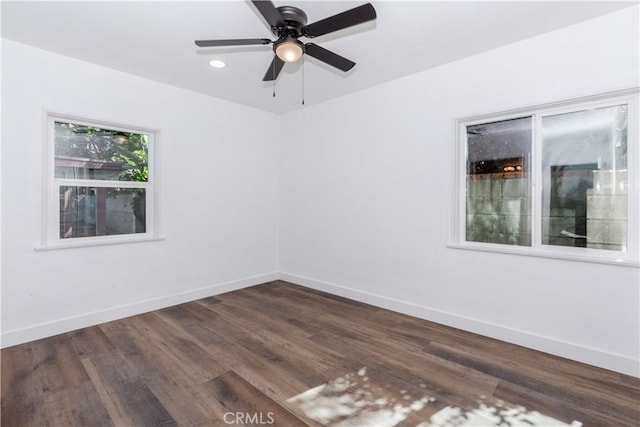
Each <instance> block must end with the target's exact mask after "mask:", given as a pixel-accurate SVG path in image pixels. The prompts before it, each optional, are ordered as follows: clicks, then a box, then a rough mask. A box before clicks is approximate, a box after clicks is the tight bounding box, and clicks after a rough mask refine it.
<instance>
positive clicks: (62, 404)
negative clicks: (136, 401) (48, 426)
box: [43, 381, 114, 427]
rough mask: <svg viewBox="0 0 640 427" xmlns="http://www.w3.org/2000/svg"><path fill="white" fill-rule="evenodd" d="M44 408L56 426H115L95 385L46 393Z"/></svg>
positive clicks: (87, 383)
mask: <svg viewBox="0 0 640 427" xmlns="http://www.w3.org/2000/svg"><path fill="white" fill-rule="evenodd" d="M43 401H44V406H45V408H46V411H47V415H48V417H49V419H52V420H56V425H68V426H96V427H97V426H113V425H114V424H113V421H112V420H111V417H110V416H109V412H108V411H107V409H106V408H105V406H104V403H103V401H102V399H101V398H100V396H99V395H98V392H97V391H96V389H95V387H94V386H93V383H92V382H90V381H87V382H84V383H82V384H80V385H78V386H75V387H70V388H66V389H63V390H56V391H53V392H50V393H45V394H44V396H43Z"/></svg>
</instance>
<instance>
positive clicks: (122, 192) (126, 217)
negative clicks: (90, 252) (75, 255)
mask: <svg viewBox="0 0 640 427" xmlns="http://www.w3.org/2000/svg"><path fill="white" fill-rule="evenodd" d="M145 199H146V192H145V190H144V189H139V188H136V189H132V188H113V187H70V186H60V238H61V239H69V238H75V237H89V236H112V235H117V234H135V233H144V232H145V229H146V208H145Z"/></svg>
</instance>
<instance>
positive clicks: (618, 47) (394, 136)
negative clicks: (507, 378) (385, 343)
mask: <svg viewBox="0 0 640 427" xmlns="http://www.w3.org/2000/svg"><path fill="white" fill-rule="evenodd" d="M638 40H639V37H638V7H633V8H627V9H624V10H622V11H620V12H617V13H614V14H611V15H607V16H604V17H601V18H598V19H595V20H592V21H587V22H585V23H582V24H579V25H575V26H572V27H567V28H565V29H561V30H558V31H555V32H551V33H547V34H545V35H541V36H538V37H535V38H532V39H528V40H525V41H522V42H519V43H517V44H513V45H510V46H506V47H503V48H500V49H496V50H493V51H490V52H486V53H483V54H480V55H477V56H474V57H470V58H467V59H464V60H460V61H457V62H455V63H451V64H448V65H445V66H442V67H439V68H436V69H432V70H429V71H425V72H422V73H420V74H417V75H413V76H410V77H407V78H403V79H400V80H396V81H393V82H390V83H387V84H383V85H380V86H378V87H375V88H373V89H370V90H366V91H363V92H359V93H356V94H353V95H349V96H346V97H343V98H340V99H336V100H333V101H329V102H326V103H323V104H319V105H317V106H312V107H307V108H304V109H302V110H299V111H296V112H291V113H288V114H286V115H284V116H282V117H281V121H282V123H283V128H284V125H285V124H286V129H287V130H286V132H285V131H284V130H283V143H282V147H281V169H280V171H281V173H280V212H281V214H280V239H281V241H280V244H281V257H280V263H281V267H280V269H281V271H282V272H283V273H282V277H283V278H285V279H288V280H291V281H293V282H296V283H299V284H304V285H307V286H311V287H316V288H318V289H323V290H326V291H329V292H333V293H336V294H340V295H343V296H347V297H351V298H355V299H358V300H361V301H365V302H370V303H373V304H377V305H381V306H384V307H388V308H392V309H396V310H399V311H402V312H405V313H409V314H413V315H416V316H419V317H423V318H427V319H432V320H435V321H438V322H442V323H445V324H450V325H453V326H457V327H461V328H463V329H467V330H471V331H476V332H479V333H482V334H486V335H490V336H493V337H497V338H500V339H505V340H508V341H511V342H515V343H519V344H523V345H527V346H530V347H534V348H538V349H541V350H544V351H547V352H551V353H555V354H559V355H562V356H567V357H570V358H573V359H577V360H581V361H585V362H587V363H591V364H595V365H599V366H604V367H607V368H610V369H614V370H618V371H621V372H626V373H629V374H633V375H636V376H638V375H640V369H639V362H638V359H639V358H640V357H639V346H640V342H639V336H640V325H639V314H640V309H639V305H640V304H639V297H640V294H639V286H640V270H639V269H637V268H631V267H620V266H609V265H603V264H590V263H585V262H572V261H565V260H553V259H545V258H532V257H525V256H514V255H504V254H496V253H482V252H472V251H466V250H459V249H450V248H447V246H446V245H447V244H448V243H449V239H450V232H451V217H452V202H451V200H452V171H451V169H452V168H453V166H454V158H453V157H454V150H453V144H454V143H455V135H454V129H453V128H454V125H453V123H454V119H455V118H459V117H464V116H469V115H475V114H482V113H492V112H500V111H504V110H508V109H512V108H518V107H526V106H530V105H536V104H540V103H545V102H551V101H556V100H561V99H568V98H573V97H578V96H585V95H591V94H596V93H599V92H605V91H611V90H615V89H621V88H626V87H633V86H638V85H639V81H638V80H639V75H640V74H639V73H640V67H639V59H638V51H639V41H638ZM425 43H437V40H431V41H425ZM416 54H417V55H419V54H420V52H416ZM394 60H398V61H401V59H397V58H394ZM300 135H304V137H300ZM636 149H638V147H636Z"/></svg>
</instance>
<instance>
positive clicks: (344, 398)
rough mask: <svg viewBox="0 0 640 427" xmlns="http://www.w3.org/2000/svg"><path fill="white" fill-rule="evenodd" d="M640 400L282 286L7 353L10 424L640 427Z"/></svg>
mask: <svg viewBox="0 0 640 427" xmlns="http://www.w3.org/2000/svg"><path fill="white" fill-rule="evenodd" d="M639 405H640V380H638V379H637V378H633V377H629V376H625V375H621V374H618V373H614V372H611V371H606V370H602V369H598V368H595V367H591V366H587V365H583V364H580V363H576V362H571V361H568V360H565V359H561V358H558V357H554V356H550V355H547V354H543V353H539V352H536V351H533V350H529V349H525V348H522V347H518V346H515V345H511V344H507V343H504V342H499V341H495V340H492V339H488V338H483V337H480V336H477V335H474V334H471V333H467V332H463V331H460V330H456V329H452V328H448V327H444V326H441V325H437V324H434V323H431V322H427V321H424V320H419V319H416V318H412V317H408V316H404V315H401V314H398V313H394V312H391V311H387V310H383V309H379V308H375V307H371V306H368V305H365V304H361V303H357V302H353V301H350V300H346V299H343V298H339V297H335V296H332V295H328V294H324V293H321V292H317V291H313V290H309V289H305V288H302V287H298V286H294V285H291V284H288V283H285V282H280V281H279V282H272V283H268V284H264V285H260V286H255V287H252V288H248V289H243V290H240V291H235V292H230V293H227V294H223V295H220V296H217V297H211V298H205V299H202V300H199V301H195V302H191V303H188V304H183V305H179V306H176V307H171V308H168V309H164V310H159V311H155V312H152V313H148V314H143V315H139V316H135V317H130V318H127V319H123V320H118V321H114V322H110V323H106V324H102V325H99V326H95V327H90V328H86V329H82V330H79V331H75V332H71V333H67V334H62V335H58V336H55V337H51V338H47V339H43V340H39V341H34V342H30V343H27V344H22V345H18V346H14V347H10V348H7V349H4V350H2V420H1V421H2V426H3V427H8V426H47V425H50V426H59V425H74V426H75V425H86V426H94V425H96V426H97V425H117V426H147V425H148V426H156V425H184V426H189V425H211V426H224V425H242V424H246V425H278V426H287V427H289V426H304V425H311V426H317V425H332V426H338V425H351V426H369V425H377V426H393V425H411V426H420V427H426V426H431V425H439V426H445V425H449V426H456V425H528V426H530V425H544V426H548V425H565V424H568V425H572V426H579V425H584V426H638V425H640V408H639ZM499 423H502V424H499ZM553 423H556V424H553ZM563 423H564V424H563Z"/></svg>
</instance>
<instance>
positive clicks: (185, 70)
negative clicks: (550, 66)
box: [2, 0, 637, 113]
mask: <svg viewBox="0 0 640 427" xmlns="http://www.w3.org/2000/svg"><path fill="white" fill-rule="evenodd" d="M274 3H275V5H276V6H283V5H291V6H296V7H299V8H301V9H303V10H304V11H305V12H306V14H307V16H308V18H309V19H308V20H309V23H311V22H315V21H318V20H320V19H323V18H325V17H327V16H330V15H333V14H336V13H339V12H342V11H344V10H347V9H350V8H353V7H356V6H358V5H360V4H362V3H364V1H360V2H353V1H298V0H276V1H274ZM372 4H373V5H374V7H375V8H376V11H377V14H378V19H377V20H376V21H374V22H369V23H365V24H361V25H359V26H357V27H352V28H349V29H345V30H342V31H339V32H336V33H333V34H328V35H325V36H321V37H317V38H315V39H314V40H313V41H314V43H317V44H319V45H321V46H323V47H325V48H327V49H330V50H333V51H334V52H336V53H338V54H340V55H342V56H345V57H347V58H349V59H351V60H353V61H355V62H356V66H355V67H354V68H353V69H352V70H351V71H349V72H347V73H343V72H341V71H337V70H335V69H333V68H331V67H329V66H327V65H325V64H323V63H321V62H319V61H317V60H316V59H314V58H306V61H305V65H304V90H305V94H304V96H305V104H306V105H310V104H313V103H318V102H322V101H325V100H328V99H332V98H336V97H339V96H342V95H344V94H347V93H350V92H354V91H358V90H362V89H365V88H368V87H371V86H374V85H377V84H380V83H383V82H385V81H389V80H392V79H396V78H399V77H402V76H405V75H409V74H413V73H416V72H419V71H422V70H425V69H428V68H432V67H436V66H438V65H441V64H444V63H447V62H451V61H454V60H457V59H460V58H464V57H467V56H470V55H474V54H477V53H479V52H483V51H486V50H489V49H493V48H496V47H499V46H502V45H506V44H509V43H513V42H516V41H518V40H522V39H525V38H528V37H531V36H534V35H537V34H541V33H544V32H547V31H551V30H554V29H557V28H560V27H563V26H567V25H571V24H574V23H577V22H580V21H584V20H587V19H590V18H594V17H596V16H599V15H603V14H606V13H610V12H613V11H615V10H618V9H621V8H623V7H628V6H631V5H634V4H637V1H635V2H615V1H567V2H562V1H550V2H541V1H499V2H482V1H439V2H436V1H412V2H401V1H372ZM2 37H5V38H8V39H11V40H15V41H17V42H21V43H24V44H28V45H31V46H35V47H38V48H42V49H46V50H50V51H53V52H57V53H60V54H62V55H66V56H70V57H74V58H78V59H82V60H85V61H89V62H94V63H96V64H100V65H104V66H107V67H110V68H114V69H117V70H121V71H124V72H127V73H131V74H136V75H138V76H142V77H146V78H148V79H153V80H157V81H160V82H164V83H167V84H170V85H174V86H178V87H182V88H185V89H190V90H194V91H197V92H201V93H204V94H208V95H211V96H215V97H218V98H223V99H226V100H229V101H233V102H238V103H241V104H245V105H249V106H253V107H256V108H260V109H263V110H267V111H272V112H276V113H280V112H285V111H290V110H293V109H297V108H301V100H302V88H303V73H302V70H301V66H302V64H301V63H296V64H287V65H285V67H284V69H283V71H282V73H281V74H280V76H279V78H278V80H277V82H276V85H275V89H276V94H277V96H276V97H275V98H273V96H272V93H273V84H272V83H264V82H262V77H263V75H264V73H265V71H266V69H267V67H268V65H269V63H270V62H271V59H272V55H273V53H272V51H271V46H270V45H266V46H243V47H224V48H197V47H196V46H195V45H194V43H193V41H194V40H196V39H226V38H272V36H271V33H270V31H269V28H268V26H267V24H266V23H265V22H264V21H263V19H262V17H261V15H260V14H259V13H258V11H257V10H256V9H255V7H254V6H253V4H251V3H250V2H248V1H195V2H187V1H161V2H155V1H138V2H125V1H101V2H97V1H82V2H80V1H69V2H57V1H44V2H33V1H2ZM303 40H304V39H303ZM214 58H215V59H222V60H224V61H225V62H226V63H227V67H226V68H224V69H221V70H217V69H213V68H211V67H210V66H209V64H208V63H209V60H211V59H214ZM45 71H46V70H43V72H45Z"/></svg>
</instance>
